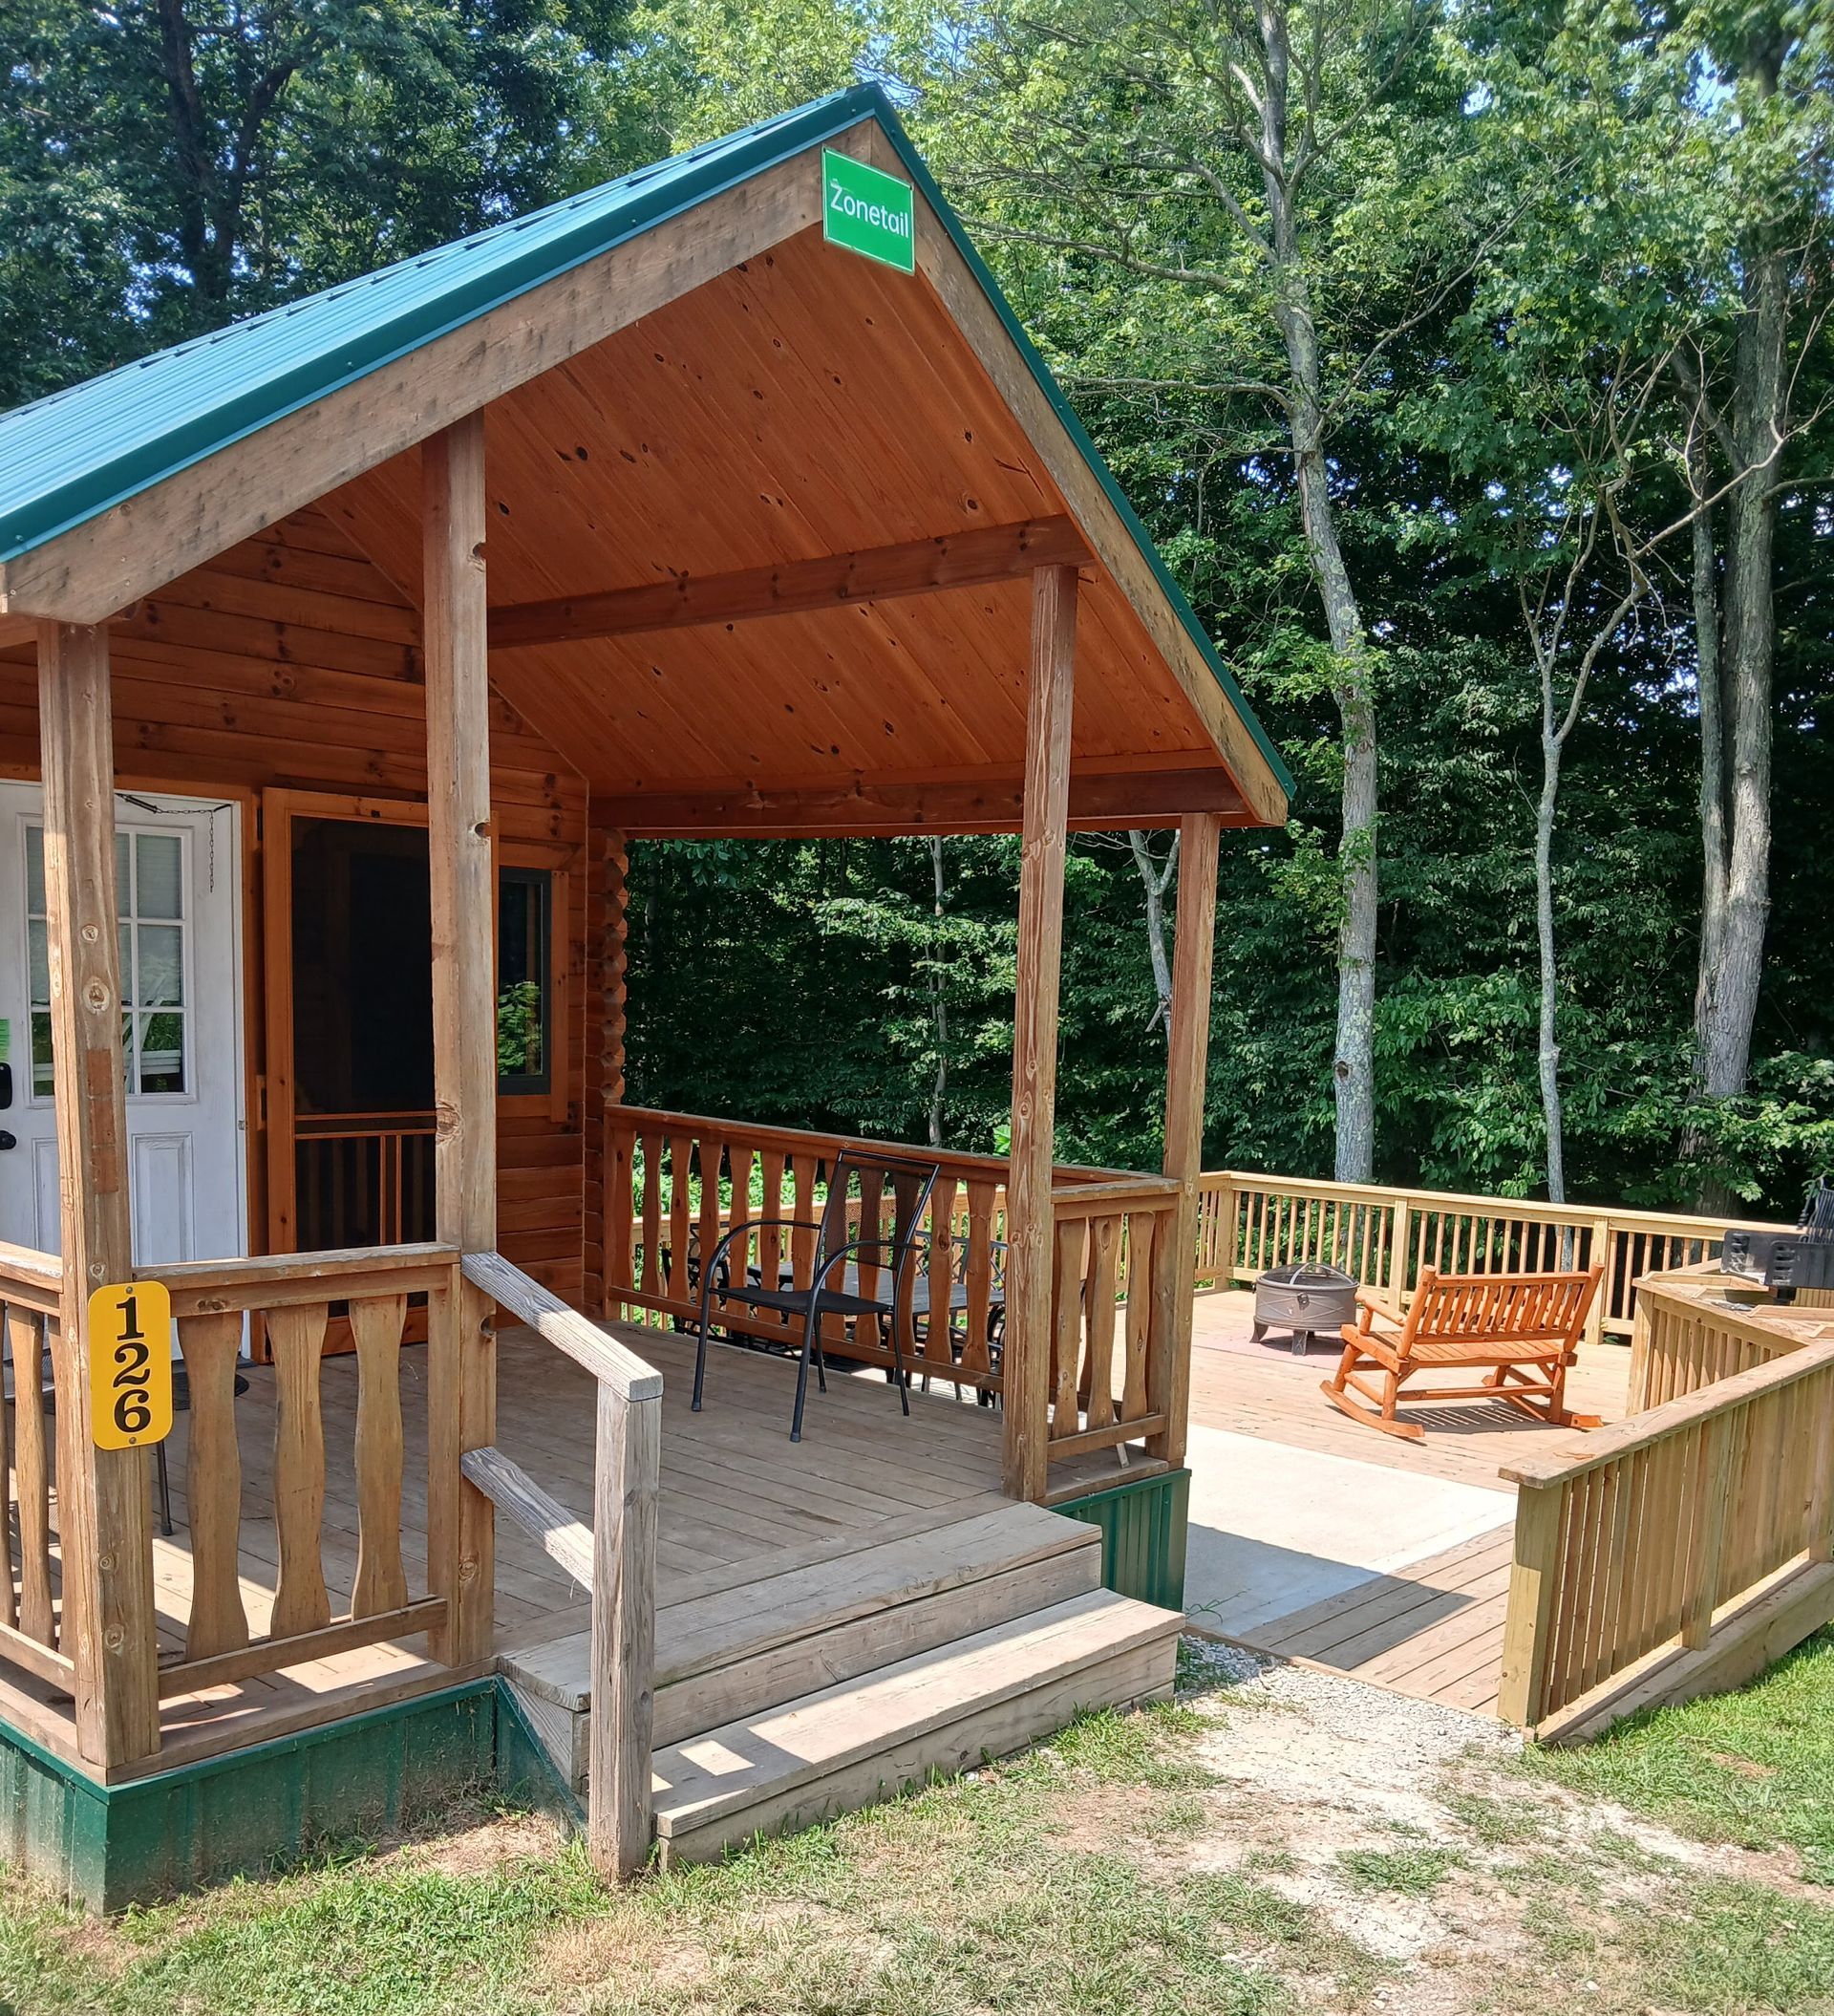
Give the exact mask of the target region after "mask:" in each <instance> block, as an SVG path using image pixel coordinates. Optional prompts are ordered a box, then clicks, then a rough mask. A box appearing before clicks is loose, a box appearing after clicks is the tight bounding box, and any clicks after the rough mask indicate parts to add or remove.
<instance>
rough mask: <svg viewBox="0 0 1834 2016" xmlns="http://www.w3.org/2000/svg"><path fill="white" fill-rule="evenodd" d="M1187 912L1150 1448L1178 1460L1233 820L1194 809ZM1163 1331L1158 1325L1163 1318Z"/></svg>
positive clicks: (1168, 1128)
mask: <svg viewBox="0 0 1834 2016" xmlns="http://www.w3.org/2000/svg"><path fill="white" fill-rule="evenodd" d="M1180 832H1181V836H1182V837H1181V838H1180V841H1179V850H1178V913H1177V918H1176V921H1175V924H1174V931H1175V933H1176V935H1175V937H1174V939H1173V943H1172V1009H1171V1016H1172V1020H1171V1032H1170V1034H1171V1040H1170V1043H1169V1045H1168V1048H1167V1055H1166V1062H1165V1165H1164V1166H1165V1173H1166V1175H1168V1176H1169V1177H1171V1178H1172V1180H1173V1181H1174V1182H1175V1183H1176V1184H1177V1185H1178V1187H1179V1199H1178V1212H1177V1215H1176V1218H1175V1219H1174V1221H1173V1233H1172V1237H1171V1239H1170V1241H1169V1242H1168V1245H1167V1249H1166V1252H1165V1255H1164V1257H1163V1261H1162V1264H1163V1265H1165V1266H1166V1268H1167V1279H1166V1289H1167V1292H1168V1295H1169V1299H1170V1317H1171V1321H1170V1325H1169V1329H1168V1332H1167V1334H1166V1335H1164V1336H1159V1335H1155V1337H1154V1339H1153V1353H1152V1359H1151V1362H1149V1364H1148V1366H1147V1383H1146V1391H1147V1405H1148V1406H1149V1407H1150V1408H1151V1409H1152V1411H1153V1412H1154V1413H1155V1414H1163V1415H1164V1416H1165V1426H1164V1427H1163V1429H1162V1430H1161V1432H1160V1433H1159V1434H1157V1435H1154V1436H1151V1437H1149V1438H1148V1441H1147V1444H1146V1451H1147V1454H1148V1455H1152V1456H1162V1457H1163V1458H1164V1459H1165V1461H1166V1462H1167V1463H1169V1464H1170V1465H1171V1466H1172V1467H1173V1468H1174V1469H1176V1468H1177V1467H1178V1466H1179V1465H1180V1464H1182V1463H1183V1462H1184V1431H1185V1425H1186V1417H1187V1416H1188V1414H1189V1412H1190V1405H1191V1320H1192V1314H1191V1297H1192V1295H1193V1294H1194V1293H1195V1291H1196V1287H1197V1179H1198V1176H1199V1175H1200V1174H1201V1173H1202V1171H1203V1168H1204V1085H1205V1074H1206V1072H1207V1070H1208V1066H1209V1057H1210V970H1211V962H1212V954H1213V953H1214V951H1215V947H1216V869H1217V860H1216V856H1217V847H1218V846H1219V845H1220V843H1221V841H1222V837H1223V828H1222V826H1220V825H1219V824H1218V822H1217V819H1216V816H1215V814H1214V813H1211V812H1194V813H1192V814H1191V815H1190V817H1189V818H1187V819H1186V820H1185V821H1184V825H1183V826H1182V827H1181V828H1180ZM1154 1327H1155V1331H1157V1329H1158V1325H1157V1324H1155V1326H1154Z"/></svg>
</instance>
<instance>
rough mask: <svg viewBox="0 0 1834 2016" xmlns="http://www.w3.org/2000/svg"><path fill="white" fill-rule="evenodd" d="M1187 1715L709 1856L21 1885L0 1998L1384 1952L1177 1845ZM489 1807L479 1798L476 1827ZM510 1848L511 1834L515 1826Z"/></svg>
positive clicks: (1206, 1776) (917, 2012)
mask: <svg viewBox="0 0 1834 2016" xmlns="http://www.w3.org/2000/svg"><path fill="white" fill-rule="evenodd" d="M1203 1726H1204V1725H1202V1724H1200V1723H1199V1722H1198V1721H1197V1719H1196V1718H1194V1717H1192V1716H1191V1715H1190V1714H1189V1713H1188V1711H1185V1710H1181V1709H1176V1708H1165V1709H1159V1710H1154V1711H1151V1712H1149V1713H1146V1714H1143V1715H1134V1716H1125V1717H1121V1716H1114V1715H1101V1716H1093V1717H1090V1718H1088V1719H1086V1720H1085V1721H1082V1722H1080V1723H1078V1724H1077V1725H1076V1726H1073V1727H1072V1728H1070V1729H1068V1730H1066V1731H1064V1732H1063V1734H1062V1735H1060V1736H1059V1737H1057V1738H1056V1740H1055V1741H1054V1742H1053V1743H1052V1744H1051V1745H1049V1746H1048V1747H1047V1748H1045V1749H1043V1750H1041V1751H1037V1752H1034V1753H1033V1754H1031V1755H1029V1756H1027V1757H1024V1758H1021V1759H1019V1760H1017V1761H1016V1762H1015V1763H1014V1764H1013V1765H1011V1766H1009V1767H1006V1768H1003V1769H995V1770H990V1771H987V1772H984V1773H981V1774H980V1775H979V1776H978V1777H977V1778H976V1779H975V1780H974V1781H972V1782H968V1781H952V1782H949V1783H948V1784H943V1785H938V1786H934V1787H931V1788H930V1789H928V1791H922V1792H919V1793H916V1794H914V1795H912V1796H911V1797H908V1798H906V1799H904V1800H900V1801H898V1802H895V1803H894V1804H891V1805H888V1806H885V1807H882V1808H879V1809H877V1810H875V1811H872V1812H864V1813H859V1814H854V1815H851V1816H849V1817H847V1818H845V1819H843V1820H842V1821H839V1822H837V1823H836V1824H835V1825H834V1826H832V1827H825V1828H819V1829H815V1830H813V1831H811V1832H809V1833H807V1834H800V1835H797V1836H794V1837H793V1838H791V1839H788V1840H782V1841H774V1842H767V1843H762V1844H759V1845H758V1846H757V1847H755V1848H754V1849H753V1850H751V1851H750V1852H748V1853H746V1854H743V1855H737V1856H735V1857H733V1858H732V1859H730V1860H729V1861H727V1862H725V1863H722V1864H718V1865H715V1866H713V1867H708V1868H700V1869H689V1870H683V1871H679V1872H673V1873H671V1874H667V1875H662V1874H652V1875H651V1876H650V1877H646V1878H645V1879H644V1880H643V1881H641V1882H640V1883H638V1884H636V1885H634V1886H631V1887H629V1888H627V1889H625V1890H623V1891H620V1892H615V1893H614V1892H608V1891H606V1890H604V1889H603V1888H602V1887H601V1886H600V1885H598V1884H597V1883H596V1882H595V1881H594V1879H593V1877H592V1876H591V1872H590V1871H589V1869H588V1867H587V1865H586V1860H585V1857H584V1855H583V1854H582V1853H581V1851H580V1849H579V1848H578V1847H577V1845H575V1846H568V1847H565V1848H551V1849H544V1850H540V1851H534V1850H531V1849H529V1848H528V1847H527V1845H526V1844H524V1846H523V1850H522V1852H521V1853H519V1854H514V1855H510V1856H508V1857H507V1858H501V1859H500V1860H499V1861H498V1862H497V1864H496V1865H495V1866H489V1865H486V1866H480V1867H478V1868H475V1869H473V1868H467V1867H466V1866H465V1865H464V1861H463V1858H462V1856H461V1855H459V1854H458V1851H457V1850H455V1848H454V1847H453V1846H452V1843H451V1838H450V1836H448V1837H447V1838H446V1839H445V1840H444V1841H443V1842H442V1841H440V1840H436V1839H429V1840H428V1841H427V1842H424V1843H415V1844H410V1845H409V1846H408V1847H407V1848H406V1849H405V1850H403V1851H401V1852H399V1853H395V1854H393V1855H373V1854H356V1855H347V1856H345V1857H344V1858H342V1859H338V1860H331V1859H327V1860H325V1861H323V1862H321V1863H319V1864H318V1865H316V1866H311V1867H303V1868H300V1869H297V1870H294V1871H292V1872H290V1873H288V1874H286V1875H282V1876H277V1877H271V1878H269V1879H267V1880H263V1881H247V1882H243V1883H238V1884H233V1885H230V1886H228V1887H227V1888H224V1889H221V1890H218V1891H215V1892H212V1893H210V1894H208V1895H206V1896H204V1897H202V1898H192V1899H189V1900H186V1901H185V1902H183V1903H181V1904H175V1905H171V1906H167V1907H163V1908H161V1909H160V1910H155V1911H147V1912H142V1913H137V1914H133V1915H130V1916H129V1917H128V1918H126V1919H122V1920H119V1921H118V1922H117V1923H115V1924H113V1925H102V1924H97V1923H96V1921H94V1920H85V1919H80V1918H78V1917H76V1916H75V1915H74V1914H71V1913H67V1912H64V1911H61V1910H58V1909H56V1908H54V1907H53V1906H51V1905H49V1904H47V1903H46V1902H45V1901H44V1900H43V1898H41V1897H40V1896H38V1895H36V1894H35V1893H33V1892H32V1891H31V1890H30V1889H29V1888H28V1887H27V1886H25V1885H24V1884H22V1883H17V1882H14V1883H4V1882H0V2012H7V2016H11V2012H15V2011H16V2012H22V2016H23V2012H25V2011H31V2012H32V2016H72V2012H76V2011H83V2012H93V2016H155V2012H158V2016H206V2012H207V2016H219V2012H229V2011H233V2012H235V2016H297V2012H299V2011H302V2010H310V2011H311V2012H312V2016H434V2012H441V2016H443V2012H446V2011H460V2010H462V2011H464V2012H466V2016H542V2012H546V2011H554V2012H559V2011H561V2010H566V2011H568V2012H575V2011H578V2012H586V2011H590V2012H592V2016H637V2012H639V2011H641V2012H642V2016H715V2012H717V2016H727V2012H736V2016H745V2012H757V2016H764V2012H769V2016H779V2012H782V2016H789V2012H809V2016H980V2012H984V2011H989V2010H997V2011H999V2012H1000V2016H1110V2012H1112V2011H1115V2010H1118V2009H1125V2010H1127V2011H1129V2012H1130V2016H1134V2012H1137V2016H1285V2012H1288V2011H1290V2010H1293V2009H1296V2008H1298V2007H1299V2006H1302V2005H1312V2006H1316V2005H1319V2004H1321V2003H1323V2004H1325V2005H1328V2006H1330V2007H1333V2008H1337V2009H1342V2008H1355V2007H1358V2006H1360V2005H1363V2004H1364V2002H1365V2001H1367V2000H1368V1998H1369V1997H1370V1996H1371V1995H1372V1993H1373V1989H1374V1986H1375V1984H1376V1983H1377V1982H1379V1981H1380V1980H1381V1979H1382V1978H1383V1974H1384V1971H1385V1970H1384V1967H1383V1965H1382V1963H1381V1962H1378V1961H1376V1960H1375V1959H1374V1958H1373V1957H1372V1956H1371V1955H1370V1954H1369V1953H1368V1952H1367V1951H1365V1950H1364V1949H1363V1948H1362V1947H1361V1946H1360V1945H1358V1944H1357V1943H1356V1942H1355V1941H1352V1940H1350V1939H1348V1938H1346V1937H1344V1936H1343V1935H1342V1934H1340V1933H1338V1932H1336V1931H1335V1930H1334V1929H1333V1927H1332V1926H1331V1924H1330V1923H1329V1921H1328V1920H1327V1919H1324V1918H1323V1917H1322V1916H1321V1915H1319V1914H1318V1913H1316V1912H1314V1911H1312V1909H1310V1908H1309V1907H1307V1906H1304V1905H1300V1904H1295V1903H1292V1902H1290V1900H1288V1899H1286V1898H1282V1897H1281V1896H1279V1895H1278V1894H1277V1893H1276V1892H1275V1891H1273V1890H1272V1889H1271V1888H1269V1886H1268V1885H1267V1884H1266V1883H1265V1882H1263V1881H1262V1880H1260V1879H1258V1878H1257V1877H1255V1876H1253V1875H1250V1874H1247V1873H1241V1874H1237V1873H1225V1874H1218V1873H1215V1872H1213V1871H1210V1870H1207V1869H1203V1868H1186V1867H1184V1864H1183V1862H1182V1860H1181V1855H1180V1850H1181V1847H1182V1842H1183V1839H1184V1837H1185V1836H1186V1835H1188V1834H1191V1833H1192V1832H1195V1831H1198V1830H1200V1829H1201V1827H1202V1825H1203V1823H1204V1821H1205V1800H1206V1799H1207V1798H1208V1797H1210V1796H1212V1795H1213V1785H1214V1781H1213V1779H1212V1777H1211V1775H1210V1773H1209V1772H1207V1771H1206V1770H1205V1769H1203V1768H1202V1765H1201V1763H1200V1762H1199V1760H1198V1757H1197V1745H1196V1742H1195V1740H1194V1739H1195V1736H1196V1734H1197V1732H1198V1731H1199V1730H1200V1729H1201V1728H1202V1727H1203ZM488 1818H489V1815H487V1814H483V1813H479V1812H473V1813H471V1814H468V1815H461V1816H458V1821H459V1824H463V1823H464V1822H466V1821H469V1822H472V1823H480V1822H482V1821H484V1820H487V1819H488ZM513 1845H514V1844H513V1843H512V1846H513Z"/></svg>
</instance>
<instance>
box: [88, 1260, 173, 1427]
mask: <svg viewBox="0 0 1834 2016" xmlns="http://www.w3.org/2000/svg"><path fill="white" fill-rule="evenodd" d="M89 1430H90V1433H91V1434H92V1435H93V1436H94V1437H95V1438H96V1448H98V1449H137V1448H142V1447H144V1446H145V1445H146V1444H147V1443H149V1442H163V1441H164V1440H165V1438H166V1437H167V1436H168V1435H169V1434H171V1432H172V1298H171V1297H170V1296H169V1295H168V1294H167V1293H166V1291H165V1288H164V1285H163V1284H162V1283H161V1282H159V1281H129V1282H127V1283H126V1284H125V1285H124V1286H120V1287H115V1288H98V1289H96V1293H95V1294H94V1295H92V1296H91V1297H90V1298H89Z"/></svg>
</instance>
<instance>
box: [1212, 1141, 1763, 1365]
mask: <svg viewBox="0 0 1834 2016" xmlns="http://www.w3.org/2000/svg"><path fill="white" fill-rule="evenodd" d="M1729 1223H1732V1224H1740V1225H1745V1226H1747V1227H1748V1229H1750V1230H1752V1231H1755V1232H1781V1231H1785V1230H1787V1228H1786V1227H1783V1226H1780V1225H1767V1224H1763V1223H1760V1222H1759V1221H1756V1220H1727V1219H1723V1218H1708V1217H1700V1216H1695V1215H1689V1214H1687V1213H1682V1212H1645V1211H1618V1210H1608V1209H1602V1208H1599V1207H1597V1206H1590V1205H1557V1204H1542V1203H1537V1202H1536V1201H1534V1200H1533V1199H1532V1198H1528V1199H1522V1198H1510V1197H1482V1196H1466V1195H1461V1194H1459V1193H1456V1192H1453V1191H1448V1190H1398V1189H1391V1188H1389V1187H1387V1186H1385V1185H1381V1184H1363V1183H1333V1182H1329V1181H1326V1180H1324V1179H1322V1178H1314V1177H1310V1176H1269V1175H1260V1174H1255V1173H1253V1172H1251V1171H1248V1170H1244V1169H1212V1170H1206V1171H1205V1173H1204V1175H1203V1176H1201V1177H1200V1178H1199V1179H1198V1259H1197V1273H1198V1278H1199V1279H1200V1280H1208V1281H1213V1282H1216V1283H1219V1284H1221V1285H1223V1286H1229V1285H1231V1284H1233V1283H1235V1282H1238V1281H1241V1282H1248V1281H1252V1280H1253V1279H1254V1277H1255V1276H1257V1275H1258V1274H1262V1273H1264V1272H1265V1271H1266V1270H1267V1269H1268V1268H1269V1267H1281V1266H1286V1265H1288V1264H1290V1263H1291V1262H1293V1261H1298V1260H1322V1261H1326V1262H1329V1263H1330V1264H1331V1265H1333V1266H1335V1267H1340V1268H1342V1269H1343V1270H1344V1271H1345V1273H1347V1274H1352V1275H1354V1276H1355V1277H1356V1278H1357V1279H1358V1280H1359V1281H1361V1282H1362V1283H1363V1285H1364V1286H1365V1287H1368V1288H1377V1289H1380V1290H1382V1291H1384V1292H1385V1293H1387V1294H1389V1295H1392V1296H1396V1297H1397V1298H1400V1299H1403V1300H1404V1299H1405V1298H1407V1296H1409V1295H1410V1294H1411V1293H1412V1292H1413V1289H1414V1287H1415V1284H1416V1283H1417V1282H1418V1279H1419V1276H1420V1274H1421V1272H1422V1271H1423V1270H1424V1269H1425V1268H1428V1267H1432V1268H1436V1269H1438V1270H1439V1272H1440V1273H1441V1274H1545V1273H1548V1272H1552V1271H1556V1270H1571V1269H1576V1268H1585V1267H1589V1266H1591V1265H1592V1263H1593V1262H1594V1261H1595V1260H1602V1261H1603V1262H1604V1265H1605V1279H1604V1283H1603V1285H1602V1287H1601V1290H1600V1293H1599V1297H1598V1299H1597V1301H1596V1302H1595V1303H1594V1304H1593V1306H1592V1315H1591V1319H1590V1322H1589V1332H1588V1334H1589V1338H1590V1339H1591V1340H1593V1341H1596V1340H1597V1339H1598V1338H1599V1337H1600V1336H1602V1335H1611V1336H1618V1337H1628V1336H1630V1334H1631V1329H1632V1326H1633V1325H1634V1323H1635V1320H1636V1284H1637V1282H1638V1281H1639V1280H1641V1279H1643V1278H1644V1277H1645V1276H1649V1275H1653V1274H1660V1273H1665V1272H1668V1271H1670V1270H1672V1269H1675V1268H1680V1267H1687V1266H1691V1265H1694V1264H1695V1263H1697V1262H1699V1261H1701V1260H1709V1259H1715V1258H1717V1256H1718V1253H1719V1248H1720V1244H1721V1240H1722V1237H1723V1234H1724V1233H1725V1231H1726V1228H1727V1225H1728V1224H1729Z"/></svg>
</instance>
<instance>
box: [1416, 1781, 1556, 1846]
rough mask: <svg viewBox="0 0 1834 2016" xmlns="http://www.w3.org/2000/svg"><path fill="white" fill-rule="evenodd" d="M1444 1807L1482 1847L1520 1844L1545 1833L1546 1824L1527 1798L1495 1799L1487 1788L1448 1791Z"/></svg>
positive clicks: (1540, 1838)
mask: <svg viewBox="0 0 1834 2016" xmlns="http://www.w3.org/2000/svg"><path fill="white" fill-rule="evenodd" d="M1441 1797H1442V1803H1443V1804H1444V1806H1445V1809H1446V1811H1447V1812H1449V1813H1451V1815H1452V1816H1453V1818H1454V1819H1455V1820H1457V1821H1459V1822H1460V1823H1461V1825H1462V1826H1464V1827H1467V1828H1469V1829H1470V1831H1471V1833H1472V1834H1475V1835H1476V1836H1477V1838H1478V1840H1479V1841H1480V1842H1481V1843H1482V1845H1483V1846H1484V1847H1485V1848H1519V1847H1521V1846H1523V1845H1524V1844H1525V1843H1527V1842H1531V1841H1539V1840H1542V1839H1544V1838H1545V1837H1546V1832H1547V1824H1546V1820H1545V1819H1544V1818H1543V1817H1542V1815H1541V1814H1540V1813H1539V1812H1537V1811H1536V1810H1535V1808H1534V1807H1533V1806H1531V1805H1530V1804H1529V1802H1528V1801H1527V1800H1526V1799H1494V1798H1492V1797H1490V1796H1489V1794H1488V1793H1486V1792H1472V1791H1446V1792H1445V1793H1443V1794H1442V1795H1441Z"/></svg>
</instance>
